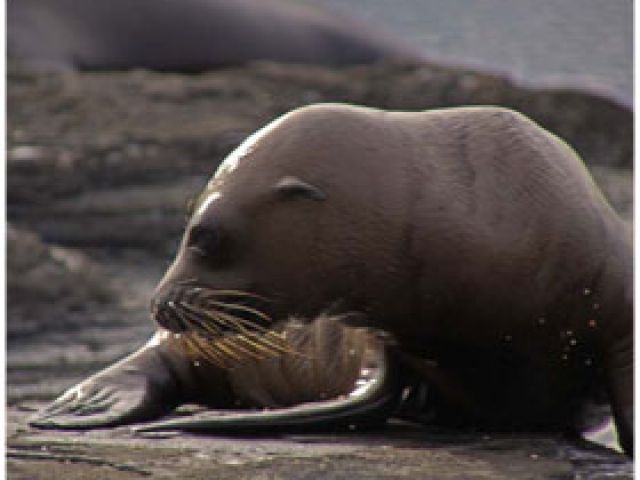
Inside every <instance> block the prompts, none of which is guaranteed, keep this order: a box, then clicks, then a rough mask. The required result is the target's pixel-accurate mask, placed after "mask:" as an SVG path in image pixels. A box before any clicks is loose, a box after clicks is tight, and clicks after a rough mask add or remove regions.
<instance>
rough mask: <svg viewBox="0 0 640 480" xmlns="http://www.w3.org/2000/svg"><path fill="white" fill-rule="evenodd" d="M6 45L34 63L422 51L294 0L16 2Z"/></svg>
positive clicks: (89, 65)
mask: <svg viewBox="0 0 640 480" xmlns="http://www.w3.org/2000/svg"><path fill="white" fill-rule="evenodd" d="M7 50H8V56H9V59H12V60H17V61H20V62H22V63H26V64H28V65H34V66H41V67H52V68H76V69H86V70H123V69H131V68H146V69H151V70H159V71H180V72H198V71H203V70H207V69H211V68H216V67H221V66H225V65H237V64H242V63H245V62H248V61H252V60H273V61H278V62H290V63H302V64H327V65H348V64H366V63H372V62H377V61H380V60H383V59H400V60H418V59H419V55H418V54H417V53H416V52H415V51H413V50H412V49H411V48H410V47H408V46H406V45H403V44H402V42H400V41H399V40H395V39H393V38H391V37H390V36H385V35H383V34H380V33H378V32H376V31H374V30H373V29H372V28H368V27H367V26H365V25H363V24H360V23H359V22H357V21H355V20H353V19H350V18H346V17H344V16H340V15H338V14H331V13H329V12H324V11H322V10H320V9H317V8H314V7H312V6H310V5H305V4H303V3H300V2H295V1H292V0H179V1H171V0H136V1H131V0H110V1H96V0H84V1H75V0H18V1H10V2H8V4H7Z"/></svg>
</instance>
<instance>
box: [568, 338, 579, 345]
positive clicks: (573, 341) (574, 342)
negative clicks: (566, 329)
mask: <svg viewBox="0 0 640 480" xmlns="http://www.w3.org/2000/svg"><path fill="white" fill-rule="evenodd" d="M577 343H578V341H577V340H576V339H575V338H572V339H571V340H569V345H576V344H577Z"/></svg>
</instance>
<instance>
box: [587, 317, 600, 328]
mask: <svg viewBox="0 0 640 480" xmlns="http://www.w3.org/2000/svg"><path fill="white" fill-rule="evenodd" d="M587 325H589V326H590V327H591V328H596V327H597V326H598V322H596V321H595V320H594V319H591V320H589V321H588V322H587Z"/></svg>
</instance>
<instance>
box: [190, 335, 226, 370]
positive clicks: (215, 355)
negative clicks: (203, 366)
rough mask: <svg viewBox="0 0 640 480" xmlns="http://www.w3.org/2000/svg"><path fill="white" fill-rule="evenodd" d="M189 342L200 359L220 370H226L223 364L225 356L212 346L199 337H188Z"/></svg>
mask: <svg viewBox="0 0 640 480" xmlns="http://www.w3.org/2000/svg"><path fill="white" fill-rule="evenodd" d="M189 340H190V341H191V342H192V344H193V346H194V347H195V348H196V351H197V352H198V353H199V354H200V355H201V357H203V358H204V359H206V360H207V361H209V362H211V363H214V364H215V365H217V366H219V367H221V368H228V367H227V365H226V363H225V362H224V359H225V356H224V355H222V354H221V353H220V352H219V351H218V349H217V348H215V345H214V344H212V343H211V342H208V341H207V340H206V339H205V338H203V337H201V336H199V335H190V338H189Z"/></svg>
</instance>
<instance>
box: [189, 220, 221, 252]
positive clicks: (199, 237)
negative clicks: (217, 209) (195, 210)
mask: <svg viewBox="0 0 640 480" xmlns="http://www.w3.org/2000/svg"><path fill="white" fill-rule="evenodd" d="M221 245H222V235H221V232H220V231H219V229H215V228H211V227H203V226H199V225H196V226H194V227H193V228H191V232H190V233H189V240H188V243H187V246H188V247H189V249H190V250H192V251H193V252H195V253H197V254H198V255H201V256H203V257H215V256H216V255H219V253H220V249H221Z"/></svg>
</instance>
